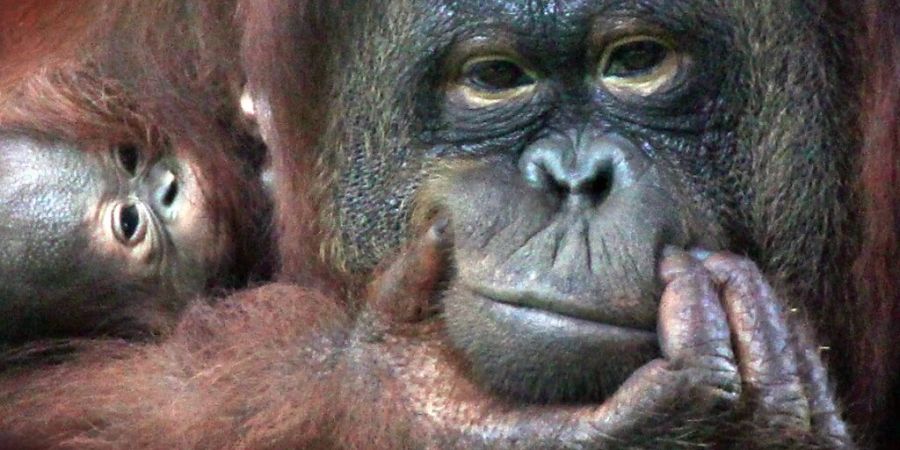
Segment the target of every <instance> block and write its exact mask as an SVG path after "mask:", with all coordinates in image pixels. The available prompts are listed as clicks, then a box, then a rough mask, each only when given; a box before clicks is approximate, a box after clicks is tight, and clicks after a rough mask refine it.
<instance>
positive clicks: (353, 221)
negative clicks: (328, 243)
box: [322, 0, 851, 448]
mask: <svg viewBox="0 0 900 450" xmlns="http://www.w3.org/2000/svg"><path fill="white" fill-rule="evenodd" d="M385 3H386V4H385V5H380V6H372V7H370V8H369V9H367V8H366V7H359V8H357V9H356V11H355V12H354V13H353V14H350V17H352V19H353V20H355V22H350V23H352V24H354V25H353V26H350V27H349V29H350V30H353V32H354V33H353V34H352V35H351V36H350V37H348V42H349V43H348V44H347V47H346V50H345V51H344V52H337V54H340V55H345V54H347V53H349V54H351V55H354V56H353V57H354V59H352V60H351V61H350V62H347V61H342V64H339V67H348V68H349V69H347V70H344V72H343V73H342V74H340V75H339V76H338V77H337V81H336V82H335V88H334V89H335V91H336V94H335V95H336V98H337V101H336V103H337V106H336V107H333V110H334V111H336V114H335V116H334V117H333V118H332V120H333V121H334V123H336V124H337V125H335V126H332V127H331V130H332V134H331V135H329V136H328V137H326V139H325V142H327V143H331V142H337V144H336V145H334V144H331V145H328V148H329V149H335V148H336V149H338V150H337V151H333V152H329V153H327V154H325V155H323V160H324V162H325V165H326V167H337V169H336V170H337V178H338V180H339V183H337V184H336V185H332V186H330V187H331V189H330V190H328V191H327V195H330V196H332V198H333V199H334V202H335V203H336V204H335V205H334V207H333V210H331V211H330V214H331V215H330V216H329V217H328V219H329V220H330V221H331V223H333V224H335V226H333V227H332V228H334V229H338V230H340V236H338V239H339V241H338V242H339V243H338V244H337V245H335V247H337V248H339V249H340V250H339V251H338V253H339V256H340V257H342V263H344V264H346V265H348V266H349V267H351V268H355V269H357V270H364V269H367V268H370V267H371V266H372V265H373V264H374V263H375V262H376V261H379V260H383V259H384V258H385V257H389V255H390V252H389V251H388V250H387V249H391V248H394V247H396V245H397V244H398V243H399V242H402V240H403V236H404V232H407V230H411V229H415V228H416V227H417V226H419V225H420V224H421V222H422V221H425V220H428V219H430V218H432V217H434V216H441V217H446V218H447V220H448V221H449V225H448V226H449V229H450V231H451V234H452V235H453V240H452V242H451V243H450V244H449V246H450V247H451V250H450V262H449V263H448V266H449V268H450V269H449V270H448V271H447V273H446V275H445V277H444V279H445V281H446V284H445V286H446V289H443V290H441V291H440V293H439V294H438V295H437V296H438V298H439V305H440V306H439V307H440V310H441V312H442V315H441V317H442V319H443V321H444V323H445V327H442V330H445V332H446V335H447V340H448V342H446V343H444V344H442V345H444V346H445V348H446V351H447V354H448V355H451V356H446V357H445V358H444V359H445V360H446V359H447V358H449V359H451V360H452V358H454V357H459V358H461V360H460V361H459V362H458V364H459V365H460V367H461V368H457V369H455V370H451V367H452V365H451V367H444V366H441V365H440V364H441V361H442V359H441V358H440V357H438V356H437V355H436V354H435V353H431V350H416V349H415V348H416V347H415V346H414V345H409V346H408V347H406V346H403V345H402V344H401V343H397V342H393V343H392V345H398V346H400V347H402V350H401V351H399V352H396V353H394V354H395V355H397V358H400V361H395V362H394V363H387V364H385V366H386V367H391V368H396V367H402V368H405V367H410V366H416V364H417V362H418V361H419V360H424V361H428V362H427V363H425V364H426V367H430V366H428V365H427V364H433V365H438V367H441V368H442V369H443V370H435V371H434V372H429V373H431V376H426V377H424V378H418V377H421V375H420V374H417V373H415V372H413V373H411V374H410V375H409V376H410V377H411V381H410V384H411V385H412V386H414V387H415V386H418V388H417V389H416V388H411V390H409V391H404V392H405V393H406V394H400V395H398V398H400V399H405V398H407V396H409V397H411V398H414V399H416V398H417V399H421V400H422V402H421V403H417V402H416V401H415V400H414V401H413V403H412V404H413V405H414V406H412V409H413V410H421V408H427V409H428V411H432V412H433V409H432V405H435V404H443V403H444V401H441V399H440V398H433V399H429V398H428V397H429V396H431V395H437V394H436V393H438V392H442V388H441V387H440V386H442V385H441V384H437V385H434V384H429V383H434V382H435V381H434V380H435V379H436V378H437V375H436V374H437V373H442V374H444V375H445V376H446V377H448V379H449V381H448V384H447V386H456V384H455V383H460V381H459V380H456V378H457V376H458V377H459V378H463V379H465V380H466V381H465V382H461V383H463V384H464V385H467V386H470V388H471V389H474V387H472V386H477V387H479V388H481V389H486V390H487V391H489V392H492V393H493V394H495V395H497V396H498V399H503V401H510V402H514V403H515V402H526V403H536V404H541V403H551V404H564V405H567V406H564V407H562V408H563V410H565V411H577V409H575V408H577V407H576V406H574V405H585V404H594V405H595V406H593V407H592V408H597V406H596V405H602V406H599V409H597V410H596V411H594V412H592V413H591V414H588V413H586V412H584V411H579V412H577V413H573V414H575V417H577V418H578V420H577V421H576V422H580V421H581V420H584V424H585V425H584V427H585V428H583V429H582V428H579V427H578V426H576V425H572V424H570V417H568V416H565V415H564V414H563V415H556V416H554V415H553V414H560V413H559V411H557V410H555V409H553V408H548V409H549V410H551V411H554V412H553V413H550V414H551V417H554V419H550V418H546V419H544V418H535V419H534V420H535V422H534V423H533V424H531V425H522V426H521V427H520V426H519V425H521V423H519V421H520V420H521V421H522V423H525V424H527V423H528V420H527V419H523V418H520V417H519V416H516V414H517V412H510V414H511V417H510V418H507V419H502V420H499V422H497V423H496V425H497V427H498V428H493V427H491V426H486V427H485V428H484V429H483V431H482V432H474V431H473V433H474V435H475V436H479V435H482V433H484V434H486V435H493V436H494V438H496V439H499V440H500V442H503V440H504V439H508V441H506V442H507V444H511V443H513V442H516V441H517V440H518V439H522V440H521V441H520V442H528V444H525V446H529V445H538V446H539V445H541V444H540V443H541V442H543V443H544V444H547V443H549V442H552V441H553V439H554V437H556V436H559V435H560V434H562V435H565V436H568V437H566V438H564V439H563V440H564V441H566V442H571V443H572V444H573V445H576V446H577V444H576V443H577V442H579V439H582V438H583V439H584V441H582V443H583V444H584V445H587V446H590V444H589V443H591V442H598V441H600V442H602V441H604V439H603V438H600V437H601V436H611V437H612V438H610V439H612V440H615V439H622V440H623V443H624V445H625V446H627V444H631V443H632V442H634V443H635V444H634V445H641V443H653V444H646V445H648V446H649V447H651V448H652V447H654V446H656V445H662V444H659V443H660V442H664V441H666V440H668V439H671V440H678V438H677V436H682V437H683V438H684V439H683V441H685V442H704V441H705V440H707V439H710V440H713V441H718V440H729V439H731V438H732V436H733V434H732V433H731V432H728V431H722V430H723V429H724V430H727V429H729V428H730V427H731V426H732V425H733V426H734V428H736V429H740V428H741V427H746V428H749V429H752V430H754V433H755V434H756V435H757V436H758V437H759V440H758V442H756V443H754V444H751V443H743V442H742V443H741V444H738V445H739V446H740V445H759V446H760V447H762V448H768V447H767V446H776V447H777V446H778V445H786V446H790V445H796V446H798V447H800V448H802V447H804V446H805V445H809V446H813V447H814V446H815V445H825V446H829V445H832V446H836V447H841V446H843V445H849V440H848V438H847V434H846V431H845V430H844V425H843V424H842V422H841V421H840V418H839V416H838V412H837V408H836V407H835V405H834V403H833V399H832V397H831V394H830V393H829V392H830V391H829V389H830V387H829V386H830V383H831V382H832V381H831V380H829V377H828V375H827V372H826V371H825V369H824V368H823V367H822V363H821V362H820V361H819V359H818V356H817V355H818V350H819V344H818V343H817V342H816V340H815V339H814V337H813V335H814V331H813V330H812V329H811V328H809V324H808V322H807V316H808V315H812V316H815V314H817V313H819V311H812V312H809V311H806V310H805V308H804V306H805V305H810V304H814V302H816V301H817V299H818V297H819V296H820V295H823V292H827V291H828V290H829V289H836V288H835V286H836V285H837V284H835V285H828V284H827V283H839V282H840V279H841V276H840V275H839V274H837V273H830V272H828V271H829V270H830V269H829V267H832V266H831V265H826V266H825V267H824V268H822V267H820V266H818V265H817V263H812V261H819V260H820V259H819V258H820V257H824V255H826V254H830V255H840V254H841V251H842V247H841V245H842V244H843V243H842V242H841V241H840V240H838V239H835V240H831V241H829V240H828V239H827V238H826V236H839V235H841V231H840V230H842V229H843V228H842V227H844V226H846V222H844V218H845V217H846V216H844V214H843V211H845V210H846V209H849V208H851V206H850V204H849V202H848V196H847V192H846V190H845V189H844V186H845V185H844V184H843V183H844V181H842V180H846V179H847V177H848V176H849V174H848V173H846V172H842V171H841V168H842V167H845V166H846V165H847V164H848V161H849V160H850V157H851V155H850V154H849V153H848V152H847V149H848V148H850V146H849V145H847V146H842V144H838V143H839V142H845V143H849V142H850V137H849V136H843V135H841V132H840V131H839V130H842V129H843V128H842V127H844V126H845V122H842V121H843V120H845V119H846V118H845V117H844V116H842V115H841V114H840V111H837V110H835V109H834V108H832V107H831V105H833V104H837V103H839V102H841V101H843V100H844V97H842V94H841V93H840V91H838V90H836V88H835V87H834V85H835V83H834V82H833V80H834V79H836V77H837V76H838V75H837V71H838V70H839V66H838V65H837V64H835V61H839V58H838V57H837V56H836V55H835V54H832V53H830V52H832V51H836V50H834V49H833V48H828V47H822V46H820V42H819V41H817V38H819V37H821V36H820V35H817V33H819V32H820V30H818V29H816V28H815V26H816V24H817V22H816V19H814V18H813V19H811V18H810V16H807V15H806V13H809V12H812V11H816V6H815V5H814V4H813V2H793V3H792V4H791V6H790V7H787V8H785V9H784V11H785V13H784V14H779V15H777V17H776V15H774V14H771V13H768V12H767V11H768V8H770V7H772V4H769V3H766V2H763V3H759V2H756V3H753V4H750V3H743V2H736V3H735V2H732V3H729V4H727V5H722V4H718V3H715V2H705V1H692V2H684V3H677V4H676V3H659V4H652V5H650V4H643V3H642V4H637V3H631V2H624V3H622V2H603V1H597V2H584V1H573V2H551V3H547V4H543V3H542V4H536V3H533V2H525V1H522V2H518V1H493V2H474V1H472V2H465V1H464V2H443V1H440V0H434V1H424V2H403V1H393V2H385ZM779 11H780V9H779ZM748 17H754V18H759V20H757V21H751V22H746V21H745V19H746V18H748ZM354 26H355V27H356V28H354ZM385 55H391V57H385ZM404 63H405V64H404ZM357 67H366V68H367V69H368V70H366V71H363V72H360V71H358V70H354V68H357ZM785 73H787V74H789V75H788V76H785ZM372 111H377V114H375V115H373V114H372ZM360 129H372V130H375V131H371V132H369V134H363V135H360V132H359V131H358V130H360ZM773 130H776V131H773ZM810 149H816V150H814V151H813V153H814V155H813V156H810V153H809V152H810ZM328 175H329V176H331V177H333V176H334V175H332V174H328ZM322 184H323V185H327V181H326V182H323V183H322ZM811 199H820V200H821V202H822V204H821V205H820V207H810V202H812V201H813V200H811ZM825 199H827V200H825ZM828 202H831V203H828ZM776 205H777V206H776ZM828 230H830V231H828ZM666 248H678V249H682V250H685V249H692V248H703V249H708V250H709V251H714V252H716V253H715V255H714V256H712V257H710V258H705V257H704V258H703V260H702V261H701V260H699V259H697V258H690V257H687V256H684V255H681V256H678V255H676V254H675V253H672V252H670V256H669V257H668V258H664V249H666ZM726 249H727V250H731V251H733V252H737V253H741V254H747V255H752V256H753V259H754V260H756V261H757V262H758V263H759V265H760V266H761V268H757V265H756V264H754V263H753V262H751V261H750V260H747V259H743V258H738V257H736V256H727V254H726V253H719V252H720V251H722V250H726ZM701 254H704V255H705V253H702V252H701ZM820 281H821V283H820ZM773 286H777V287H778V288H777V289H776V288H775V287H773ZM826 286H828V287H826ZM719 303H721V306H719V305H718V304H719ZM785 311H795V313H793V314H792V317H788V314H787V313H786V312H785ZM701 318H702V319H701ZM732 340H733V342H735V345H734V348H731V341H732ZM389 347H390V346H388V348H382V349H378V350H373V351H371V352H362V354H373V355H382V354H385V353H390V348H389ZM424 348H425V349H427V348H429V346H425V347H424ZM786 349H788V350H786ZM420 352H421V353H420ZM410 353H412V354H415V355H417V356H416V357H406V356H402V355H405V354H410ZM354 363H355V361H354ZM373 364H374V362H373ZM448 373H453V374H456V375H457V376H449V375H447V374H448ZM681 377H683V378H681ZM417 379H419V380H423V379H424V380H428V381H421V383H420V384H417V383H416V382H415V380H417ZM467 383H473V384H472V385H468V384H467ZM695 387H696V389H697V391H696V392H695V391H694V389H695ZM741 388H743V389H741ZM398 389H402V388H398ZM707 391H709V392H707ZM444 392H450V391H444ZM453 392H457V391H455V390H453ZM463 392H466V391H465V390H463ZM742 392H743V393H742ZM447 395H449V394H447ZM454 395H455V394H454ZM460 395H463V394H460ZM472 395H474V394H472ZM422 396H424V397H422ZM438 397H439V396H438ZM479 398H480V397H479ZM695 398H700V399H704V398H709V401H708V402H707V401H700V402H699V403H698V404H695V402H694V399H695ZM461 399H462V400H463V403H465V402H464V400H465V399H466V397H465V395H463V396H462V397H461V398H454V400H457V401H459V400H461ZM682 399H691V400H689V401H688V402H689V403H687V404H686V402H685V401H684V400H682ZM445 400H449V399H445ZM707 404H710V405H712V404H714V405H715V406H716V408H713V407H711V406H709V407H708V406H707ZM723 404H724V405H725V408H724V410H725V411H731V412H735V411H736V414H734V415H729V414H724V413H723V414H724V415H723V416H719V415H718V414H719V413H718V412H716V411H718V408H719V407H721V406H723ZM735 404H740V405H741V406H740V407H738V408H736V410H735V409H734V408H730V407H729V405H731V406H733V405H735ZM585 408H587V407H585ZM464 409H467V408H464ZM467 411H468V412H466V413H465V414H463V415H462V416H457V415H456V414H459V412H458V411H453V410H452V409H451V411H450V412H446V415H445V412H442V411H440V410H438V412H434V413H433V414H432V413H431V412H429V413H426V414H425V415H426V416H430V417H431V418H432V419H433V420H434V425H435V426H437V427H444V426H446V427H449V428H451V429H455V430H457V431H461V430H459V429H458V428H456V427H463V425H464V424H477V423H493V422H492V421H491V420H490V419H488V418H487V415H488V414H496V412H495V411H493V410H490V409H489V408H488V409H484V410H482V411H481V412H479V413H472V411H478V408H477V407H473V409H471V410H469V409H467ZM648 411H649V412H650V413H651V415H653V413H656V412H658V413H661V414H664V416H663V417H665V419H664V420H661V421H660V423H659V424H653V423H652V420H650V419H648V418H646V417H643V416H642V414H644V413H645V412H648ZM470 413H472V414H475V416H474V417H473V416H471V415H469V414H470ZM482 414H484V415H482ZM363 417H364V416H360V420H363ZM523 417H530V416H528V415H527V414H526V415H525V416H523ZM536 417H541V416H540V415H538V416H536ZM654 417H659V416H654ZM497 418H498V417H497V416H494V415H492V416H491V419H497ZM676 418H680V419H676ZM555 420H558V422H555ZM678 420H683V422H681V423H679V422H678ZM594 421H596V422H594ZM565 424H569V425H571V429H569V430H565V431H563V430H564V428H560V427H563V426H564V425H565ZM468 426H469V425H466V427H468ZM471 426H475V425H471ZM411 428H412V429H413V430H417V429H419V427H417V426H416V425H411ZM426 428H427V427H426ZM463 428H465V427H463ZM589 430H593V431H595V433H592V432H589ZM638 430H641V431H638ZM530 433H534V434H530ZM542 433H546V434H545V435H543V436H541V435H542ZM566 433H571V434H568V435H567V434H566ZM526 436H527V438H526ZM456 437H459V436H453V433H450V434H449V435H448V436H447V438H448V439H451V440H453V439H455V438H456ZM735 438H736V439H738V440H739V441H742V440H743V438H741V437H735ZM463 439H464V441H465V439H467V438H463ZM473 439H476V438H475V437H473ZM534 439H537V442H535V441H534ZM541 439H546V440H545V441H541ZM610 439H606V440H610ZM476 441H477V439H476ZM598 445H599V444H598ZM610 445H611V444H610ZM673 445H674V444H673ZM685 445H687V444H685Z"/></svg>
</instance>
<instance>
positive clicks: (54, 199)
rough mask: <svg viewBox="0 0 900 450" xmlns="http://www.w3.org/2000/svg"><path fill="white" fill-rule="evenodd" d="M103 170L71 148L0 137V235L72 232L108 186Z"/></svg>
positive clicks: (99, 160) (40, 140) (16, 136)
mask: <svg viewBox="0 0 900 450" xmlns="http://www.w3.org/2000/svg"><path fill="white" fill-rule="evenodd" d="M103 167H104V166H103V162H102V157H101V155H98V154H91V153H86V152H83V151H81V150H80V149H79V148H78V147H76V146H75V145H71V144H68V143H65V142H61V141H54V140H52V139H44V138H35V137H31V136H28V135H23V134H0V218H2V220H0V222H2V228H3V229H0V235H2V237H6V238H9V237H10V235H11V233H12V234H16V235H18V236H19V238H22V237H25V236H26V235H30V234H35V233H36V234H41V235H45V237H47V238H54V237H55V236H60V235H65V234H66V233H73V232H75V230H76V229H78V228H80V226H81V224H82V223H83V222H84V221H85V219H86V218H87V217H88V216H89V215H90V214H91V212H92V211H93V210H94V209H95V208H96V205H97V204H99V203H100V201H101V200H102V198H103V197H104V195H105V194H106V191H107V190H108V189H110V188H111V184H110V183H109V182H108V181H109V179H108V177H109V174H107V173H106V172H105V171H104V170H103ZM4 230H5V231H4Z"/></svg>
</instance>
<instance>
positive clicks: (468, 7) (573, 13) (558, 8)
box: [420, 0, 722, 29]
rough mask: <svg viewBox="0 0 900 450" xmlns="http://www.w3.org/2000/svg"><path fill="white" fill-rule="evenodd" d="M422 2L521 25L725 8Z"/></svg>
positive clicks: (669, 0)
mask: <svg viewBox="0 0 900 450" xmlns="http://www.w3.org/2000/svg"><path fill="white" fill-rule="evenodd" d="M420 4H422V5H423V6H426V7H427V8H429V9H431V11H432V13H433V14H434V13H437V15H438V16H441V19H442V20H443V21H449V22H465V23H473V22H474V23H485V22H493V23H503V24H506V25H510V26H514V27H516V28H521V29H529V28H534V27H547V26H552V25H553V24H558V25H559V26H561V27H571V26H573V25H578V24H579V23H583V22H585V21H589V20H590V19H591V18H592V17H594V16H598V15H622V16H660V17H665V16H671V15H680V16H690V15H692V14H703V15H708V14H710V13H715V12H717V11H721V10H722V8H721V6H718V5H716V4H715V3H714V2H713V1H711V0H486V1H482V0H428V1H426V2H421V3H420ZM426 4H427V5H426Z"/></svg>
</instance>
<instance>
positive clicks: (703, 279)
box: [657, 250, 739, 389]
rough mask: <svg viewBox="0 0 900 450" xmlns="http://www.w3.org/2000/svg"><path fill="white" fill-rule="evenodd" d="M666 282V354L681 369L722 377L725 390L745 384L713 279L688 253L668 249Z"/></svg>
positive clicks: (662, 332)
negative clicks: (696, 369)
mask: <svg viewBox="0 0 900 450" xmlns="http://www.w3.org/2000/svg"><path fill="white" fill-rule="evenodd" d="M660 276H661V278H662V279H663V281H664V282H665V283H666V288H665V290H664V291H663V295H662V300H661V302H660V307H659V323H658V325H657V332H658V333H659V342H660V350H662V354H663V356H664V357H665V359H666V360H668V361H669V362H670V364H672V365H673V368H678V367H699V368H704V369H708V370H709V371H710V372H712V373H714V374H722V375H724V377H723V378H721V379H718V380H717V381H719V382H723V383H725V386H722V387H723V388H729V389H732V388H734V387H735V386H734V385H733V384H739V380H738V378H737V377H738V372H737V366H736V363H735V358H734V353H733V352H732V350H731V333H730V330H729V329H728V320H727V317H726V315H725V311H724V310H723V309H722V306H721V303H720V301H719V296H718V293H717V291H716V287H715V284H714V282H713V279H712V275H711V274H710V273H709V272H708V271H707V270H706V269H705V268H704V267H703V265H702V264H701V263H700V262H699V261H697V260H696V259H695V258H693V257H692V256H691V255H689V254H688V253H686V252H683V251H680V250H667V251H666V257H665V258H664V259H663V261H662V264H661V265H660Z"/></svg>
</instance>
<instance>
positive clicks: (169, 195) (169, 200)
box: [160, 179, 178, 208]
mask: <svg viewBox="0 0 900 450" xmlns="http://www.w3.org/2000/svg"><path fill="white" fill-rule="evenodd" d="M176 197H178V180H177V179H172V182H171V183H169V186H168V187H167V188H166V191H165V193H163V197H162V201H161V202H160V203H162V205H163V206H164V207H166V208H168V207H170V206H172V204H173V203H175V198H176Z"/></svg>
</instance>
